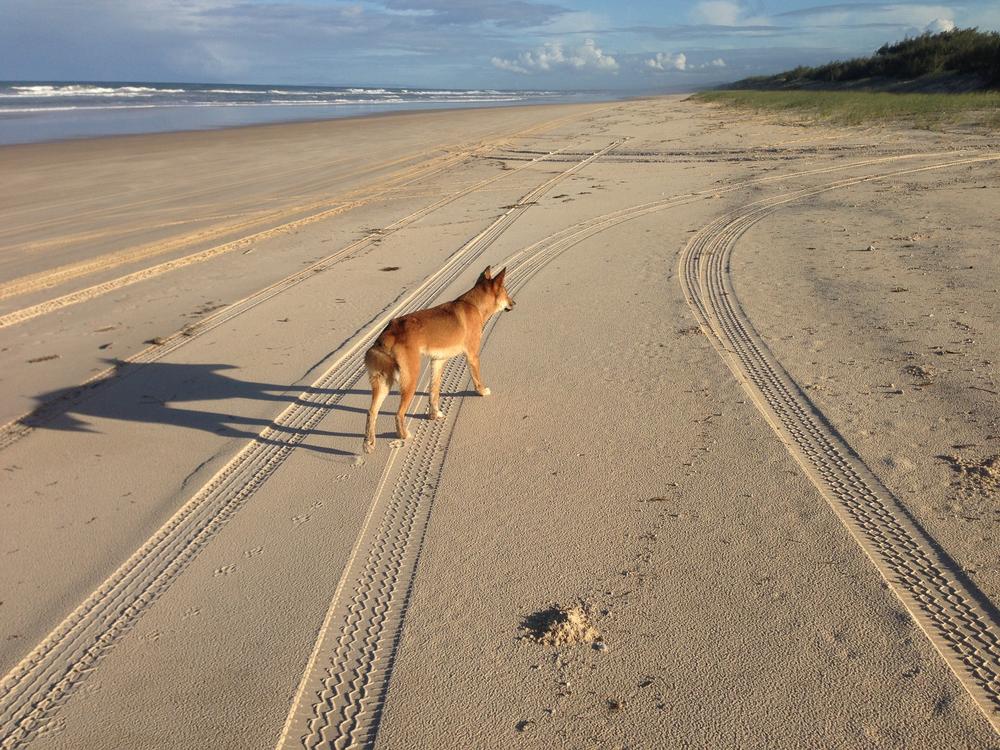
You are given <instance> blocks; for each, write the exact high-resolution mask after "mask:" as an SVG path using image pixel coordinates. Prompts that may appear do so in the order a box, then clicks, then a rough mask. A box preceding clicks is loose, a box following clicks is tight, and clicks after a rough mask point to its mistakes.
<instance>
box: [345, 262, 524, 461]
mask: <svg viewBox="0 0 1000 750" xmlns="http://www.w3.org/2000/svg"><path fill="white" fill-rule="evenodd" d="M506 272H507V269H506V268H505V269H503V270H502V271H500V272H499V273H498V274H497V275H496V276H493V275H492V274H491V273H490V268H489V266H487V267H486V270H485V271H483V272H482V274H480V276H479V279H478V280H477V281H476V284H475V286H473V287H472V289H470V290H469V291H467V292H466V293H465V294H463V295H462V296H461V297H459V298H458V299H456V300H453V301H452V302H445V303H444V304H443V305H438V306H437V307H432V308H430V309H428V310H418V311H417V312H415V313H410V314H409V315H403V316H402V317H399V318H395V319H393V320H391V321H390V322H389V325H388V326H386V328H385V330H384V331H382V333H381V335H380V336H379V337H378V339H377V340H376V341H375V344H374V345H373V346H372V348H371V349H369V350H368V351H367V352H366V353H365V366H366V367H367V368H368V379H369V380H370V382H371V386H372V404H371V408H370V409H369V410H368V421H367V424H366V425H365V442H364V448H365V452H366V453H371V452H372V451H373V450H374V449H375V419H376V417H377V416H378V411H379V409H380V408H382V402H383V401H385V397H386V396H387V395H389V390H390V389H391V388H392V384H393V380H394V379H395V378H396V375H397V374H398V376H399V391H400V398H399V410H398V411H397V412H396V433H397V434H398V435H399V437H400V438H402V439H403V440H406V439H407V438H408V437H409V433H407V431H406V421H405V420H406V410H407V408H408V407H409V406H410V401H412V400H413V394H414V392H415V391H416V389H417V378H418V377H419V375H420V357H421V355H426V356H428V357H430V358H431V396H430V407H429V414H430V417H431V419H440V418H441V417H443V416H444V414H442V412H441V409H440V403H441V371H442V369H443V368H444V363H445V362H446V361H447V360H449V359H451V358H452V357H455V356H458V355H459V354H464V355H465V358H466V359H467V360H468V362H469V371H470V372H471V373H472V382H473V383H474V384H475V386H476V391H477V392H478V393H479V395H481V396H489V395H490V389H489V388H487V387H486V386H485V385H483V380H482V377H481V376H480V373H479V345H480V342H481V341H482V336H483V327H484V326H485V325H486V322H487V321H488V320H489V319H490V318H492V317H493V316H494V315H496V314H497V313H498V312H500V311H501V310H510V309H512V308H513V307H514V300H512V299H511V298H510V295H508V294H507V290H506V289H505V288H504V285H503V282H504V276H505V275H506Z"/></svg>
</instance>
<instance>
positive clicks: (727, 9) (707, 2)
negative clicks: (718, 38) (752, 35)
mask: <svg viewBox="0 0 1000 750" xmlns="http://www.w3.org/2000/svg"><path fill="white" fill-rule="evenodd" d="M742 15H743V9H742V8H741V7H740V4H739V3H734V2H732V1H731V0H702V1H701V2H700V3H696V4H695V6H694V7H693V8H692V9H691V13H690V16H691V19H692V20H693V21H694V22H695V23H706V24H709V25H712V26H735V25H736V24H737V23H739V21H740V16H742Z"/></svg>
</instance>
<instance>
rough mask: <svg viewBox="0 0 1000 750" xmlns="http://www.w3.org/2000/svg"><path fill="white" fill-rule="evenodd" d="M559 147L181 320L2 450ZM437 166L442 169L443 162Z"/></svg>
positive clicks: (34, 418) (11, 436) (5, 429)
mask: <svg viewBox="0 0 1000 750" xmlns="http://www.w3.org/2000/svg"><path fill="white" fill-rule="evenodd" d="M559 151H560V150H558V149H557V150H555V151H550V152H547V153H545V154H543V155H541V156H539V157H538V158H537V159H535V160H533V161H530V162H526V163H524V164H521V165H518V166H517V167H515V168H514V169H512V170H510V171H508V172H503V173H501V174H499V175H494V176H493V177H489V178H487V179H485V180H482V181H480V182H477V183H476V184H474V185H471V186H469V187H467V188H463V189H462V190H459V191H456V192H454V193H451V194H449V195H446V196H444V197H443V198H440V199H439V200H436V201H434V202H433V203H431V204H429V205H427V206H424V207H423V208H420V209H418V210H416V211H414V212H412V213H410V214H408V215H407V216H404V217H402V218H400V219H398V220H396V221H395V222H393V223H392V224H389V225H388V226H386V227H384V228H383V229H382V231H381V232H380V233H379V234H378V235H374V234H371V235H366V236H365V237H362V238H361V239H358V240H355V241H354V242H351V243H349V244H348V245H346V246H344V247H342V248H340V249H339V250H337V251H336V252H333V253H331V254H330V255H327V256H326V257H324V258H320V259H319V260H318V261H316V262H315V263H310V264H309V265H308V266H306V267H305V268H301V269H299V270H298V271H296V272H295V273H292V274H289V275H288V276H286V277H285V278H283V279H279V280H278V281H276V282H274V283H273V284H271V285H269V286H267V287H264V288H263V289H260V290H258V291H256V292H254V293H253V294H251V295H249V296H247V297H244V298H243V299H241V300H238V301H236V302H234V303H232V304H231V305H227V306H226V307H224V308H222V309H221V310H218V311H217V312H215V313H213V314H212V315H210V316H208V317H206V318H202V319H201V320H199V321H198V322H196V323H193V324H191V325H188V326H185V327H184V328H183V329H181V330H180V331H177V332H175V333H173V334H171V335H170V336H166V337H164V338H162V339H160V341H159V343H157V344H154V345H152V346H148V347H146V348H145V349H143V350H142V351H140V352H137V353H136V354H133V355H132V356H130V357H126V358H125V359H124V360H123V362H122V364H120V365H116V366H114V367H108V368H106V369H104V370H102V371H101V372H99V373H97V374H95V375H94V376H93V377H92V378H90V379H89V380H87V382H85V383H82V384H81V385H80V386H79V387H77V388H75V389H73V390H71V391H69V392H67V393H64V394H61V395H60V396H59V397H58V398H57V399H54V400H52V401H48V402H45V403H43V404H40V405H39V406H38V407H37V408H36V409H35V410H34V411H32V412H31V413H30V414H25V415H23V416H21V417H18V418H17V419H14V420H11V421H10V422H8V423H7V424H5V425H2V426H0V450H3V449H5V448H7V447H9V446H11V445H13V444H14V443H16V442H17V441H18V440H20V439H21V438H23V437H25V436H27V435H28V434H29V433H30V432H31V431H32V430H33V429H34V428H35V427H38V426H42V425H44V424H46V423H47V422H49V421H51V420H52V419H54V418H55V417H58V416H59V415H61V414H63V413H64V412H65V411H66V410H67V409H69V408H71V407H72V406H74V405H76V404H78V403H80V401H82V400H83V399H84V398H88V397H90V396H91V395H93V394H94V392H95V390H96V389H98V388H100V387H102V386H105V385H107V384H108V383H110V382H112V381H114V380H117V379H120V378H121V377H125V376H127V375H129V374H132V373H133V372H135V371H136V368H137V367H139V366H141V365H144V364H148V363H150V362H155V361H157V360H159V359H162V358H163V357H165V356H166V355H167V354H169V353H171V352H173V351H175V350H177V349H179V348H180V347H182V346H184V345H185V344H187V343H189V342H191V341H193V340H194V339H196V338H198V337H199V336H201V335H202V334H205V333H208V332H209V331H211V330H214V329H215V328H218V327H219V326H220V325H222V324H223V323H226V322H228V321H230V320H232V319H233V318H236V317H238V316H239V315H242V314H243V313H245V312H248V311H249V310H252V309H253V308H255V307H257V305H259V304H261V303H263V302H266V301H267V300H269V299H271V298H272V297H275V296H277V295H279V294H281V293H282V292H285V291H287V290H288V289H291V288H292V287H294V286H296V285H297V284H299V283H301V282H303V281H305V280H306V279H309V278H312V277H313V276H314V275H315V274H317V273H320V272H321V271H325V270H327V269H328V268H331V267H333V266H334V265H336V264H337V263H338V262H340V261H342V260H344V259H346V258H348V257H350V256H351V255H353V254H354V253H356V252H358V251H360V250H363V249H364V248H366V247H368V246H369V245H371V244H372V243H373V242H374V241H375V240H376V239H381V238H384V237H385V236H386V235H387V234H390V233H392V232H397V231H399V230H401V229H404V228H406V227H407V226H410V225H412V224H414V223H416V222H417V221H419V220H420V219H423V218H425V217H426V216H428V215H430V214H432V213H433V212H434V211H437V210H438V209H440V208H442V207H444V206H446V205H448V204H449V203H452V202H454V201H456V200H458V199H459V198H462V197H463V196H466V195H468V194H470V193H474V192H476V191H478V190H482V189H483V188H485V187H488V186H489V185H491V184H492V183H494V182H496V181H498V180H502V179H505V178H507V177H508V176H509V175H512V174H516V173H517V172H519V171H520V170H522V169H526V168H528V167H531V166H532V165H534V164H536V163H538V162H540V161H546V160H547V159H549V158H550V157H551V156H552V155H554V154H557V153H559ZM439 168H440V169H443V168H444V167H439ZM434 171H437V170H434ZM427 176H428V175H427V174H423V173H422V174H420V175H419V176H418V177H415V178H413V179H412V180H409V181H407V182H405V183H403V185H402V186H405V185H409V184H411V183H412V182H414V181H416V180H419V179H424V178H426V177H427Z"/></svg>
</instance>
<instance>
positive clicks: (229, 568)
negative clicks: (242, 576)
mask: <svg viewBox="0 0 1000 750" xmlns="http://www.w3.org/2000/svg"><path fill="white" fill-rule="evenodd" d="M235 570H236V566H235V565H223V566H222V567H221V568H216V569H215V574H214V575H215V576H227V575H229V574H230V573H232V572H234V571H235Z"/></svg>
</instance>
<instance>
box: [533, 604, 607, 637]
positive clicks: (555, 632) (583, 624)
mask: <svg viewBox="0 0 1000 750" xmlns="http://www.w3.org/2000/svg"><path fill="white" fill-rule="evenodd" d="M523 627H524V629H525V630H526V631H528V637H529V638H531V639H532V640H533V641H535V642H536V643H541V644H542V645H544V646H566V645H570V646H575V645H577V644H580V643H593V642H594V641H596V640H599V639H600V638H601V631H599V630H598V629H597V628H596V627H595V626H594V624H593V623H592V622H591V621H590V615H589V613H588V612H587V609H586V608H585V607H584V606H582V605H580V604H574V605H572V606H569V607H563V606H560V605H558V604H556V605H553V606H551V607H549V608H547V609H544V610H542V611H540V612H535V613H534V614H532V615H529V616H528V617H527V618H525V621H524V625H523Z"/></svg>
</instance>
